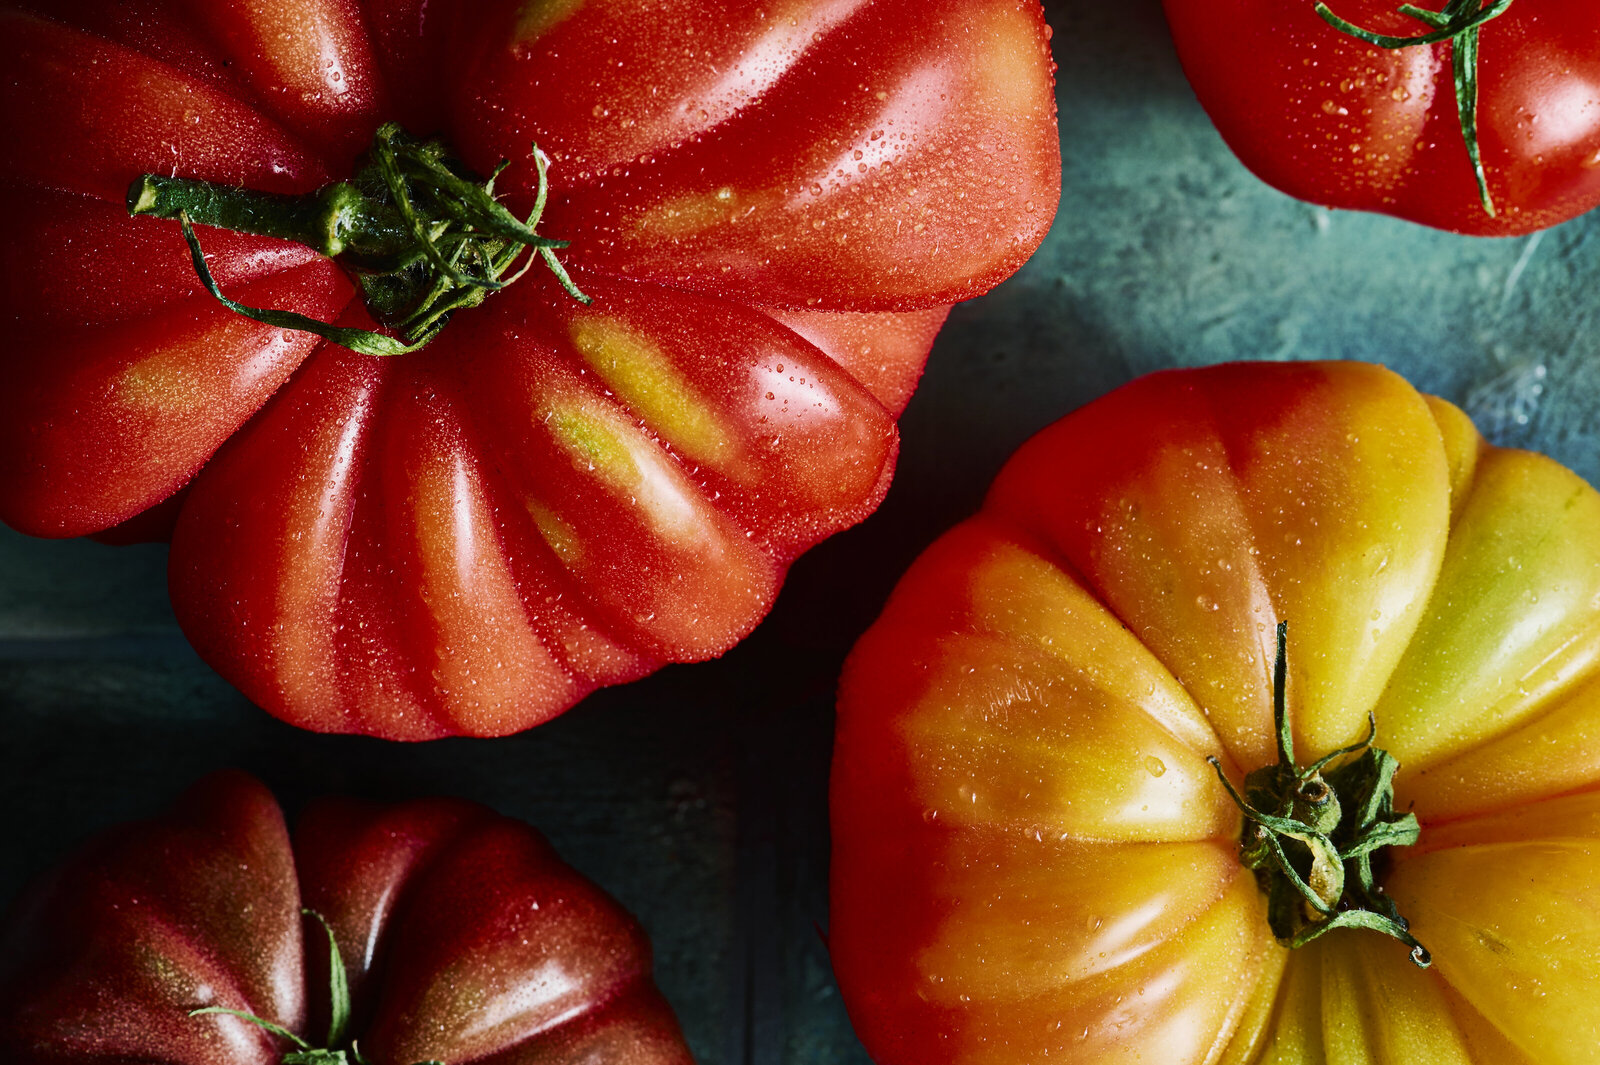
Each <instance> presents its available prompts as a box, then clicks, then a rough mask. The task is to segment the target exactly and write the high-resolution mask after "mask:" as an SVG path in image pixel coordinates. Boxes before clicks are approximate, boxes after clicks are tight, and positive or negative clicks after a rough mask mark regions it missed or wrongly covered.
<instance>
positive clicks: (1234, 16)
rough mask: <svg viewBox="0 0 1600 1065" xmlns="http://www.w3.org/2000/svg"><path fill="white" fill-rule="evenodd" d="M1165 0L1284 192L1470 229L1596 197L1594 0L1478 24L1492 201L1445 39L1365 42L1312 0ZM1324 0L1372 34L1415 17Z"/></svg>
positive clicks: (1508, 232)
mask: <svg viewBox="0 0 1600 1065" xmlns="http://www.w3.org/2000/svg"><path fill="white" fill-rule="evenodd" d="M1165 6H1166V11H1167V20H1168V22H1169V23H1170V25H1171V27H1172V35H1173V40H1174V42H1175V43H1176V45H1177V48H1178V57H1179V59H1180V60H1181V61H1182V63H1183V68H1184V72H1185V73H1186V74H1187V75H1188V77H1189V82H1190V84H1191V85H1192V86H1193V87H1194V91H1195V95H1196V96H1198V97H1199V99H1200V103H1201V104H1202V105H1203V106H1204V107H1205V109H1206V112H1207V113H1208V114H1209V115H1210V116H1211V119H1212V121H1213V122H1214V123H1216V126H1217V129H1218V131H1219V132H1220V133H1221V134H1222V138H1223V140H1225V141H1226V142H1227V143H1228V146H1229V147H1230V148H1232V149H1233V151H1234V153H1235V154H1236V155H1237V156H1238V157H1239V159H1240V161H1241V162H1243V163H1244V164H1245V166H1247V167H1248V168H1249V169H1250V170H1251V171H1253V172H1254V173H1255V174H1256V176H1258V177H1260V178H1261V179H1262V180H1263V181H1265V182H1267V183H1268V184H1269V185H1272V186H1273V187H1275V188H1277V189H1280V190H1282V191H1283V192H1286V193H1288V194H1289V195H1291V196H1295V197H1298V198H1300V199H1302V200H1308V201H1310V202H1312V203H1315V204H1320V205H1323V206H1327V207H1342V208H1349V209H1354V210H1363V211H1377V212H1380V213H1383V214H1391V215H1395V216H1398V217H1400V218H1405V219H1408V220H1410V221H1413V222H1420V223H1422V224H1424V225H1429V226H1434V227H1436V228H1439V229H1447V230H1452V231H1454V232H1458V233H1468V234H1473V235H1478V236H1514V235H1517V234H1522V233H1530V232H1533V231H1534V230H1538V229H1544V228H1546V227H1548V226H1553V225H1556V224H1558V223H1560V222H1564V221H1566V220H1568V219H1569V218H1573V217H1575V216H1577V215H1579V214H1582V213H1584V212H1585V211H1588V210H1590V209H1591V208H1593V207H1594V206H1595V205H1596V204H1600V94H1597V92H1596V89H1595V86H1596V85H1600V11H1597V10H1596V8H1595V6H1594V5H1593V4H1589V3H1585V2H1583V0H1517V2H1516V3H1514V4H1513V5H1512V7H1511V8H1510V10H1509V11H1508V12H1507V13H1506V14H1504V15H1502V16H1500V17H1499V18H1497V19H1495V20H1494V21H1492V22H1490V23H1488V24H1486V25H1485V26H1484V27H1483V28H1482V30H1481V31H1480V38H1479V51H1480V56H1479V63H1478V79H1479V80H1478V86H1479V87H1478V92H1479V103H1478V138H1479V144H1480V147H1481V152H1482V158H1483V165H1484V169H1485V172H1486V174H1487V178H1488V186H1489V192H1490V195H1491V198H1492V200H1493V203H1494V206H1495V214H1494V215H1493V216H1490V215H1489V214H1488V213H1487V212H1486V211H1485V210H1484V209H1483V206H1482V203H1481V201H1480V198H1479V194H1478V188H1477V184H1476V181H1475V178H1474V176H1473V171H1472V167H1471V163H1470V160H1469V157H1468V154H1467V148H1466V145H1465V142H1464V140H1463V137H1462V133H1461V125H1460V118H1459V116H1458V112H1457V110H1456V98H1455V87H1454V81H1453V75H1452V73H1451V62H1450V51H1449V46H1448V45H1446V44H1434V45H1427V46H1422V47H1411V48H1402V49H1396V50H1387V49H1383V48H1378V47H1376V46H1373V45H1369V44H1366V43H1365V42H1362V41H1359V40H1356V39H1354V38H1352V37H1350V36H1348V35H1346V34H1344V33H1342V32H1340V31H1338V30H1336V29H1334V28H1333V27H1332V26H1330V25H1328V24H1327V23H1326V22H1324V21H1323V20H1322V18H1321V17H1319V16H1318V15H1317V14H1316V12H1315V10H1314V5H1313V4H1311V3H1304V4H1299V3H1294V4H1279V3H1273V2H1271V0H1245V2H1242V3H1232V4H1223V5H1214V4H1204V3H1198V2H1195V0H1165ZM1329 6H1330V8H1331V9H1332V10H1333V11H1334V12H1335V13H1336V14H1338V15H1339V16H1340V17H1342V18H1345V19H1347V20H1348V21H1350V22H1352V23H1355V24H1356V25H1358V26H1361V27H1364V28H1366V29H1370V30H1373V31H1375V32H1379V33H1385V34H1391V35H1395V36H1410V35H1415V34H1417V33H1419V32H1422V31H1423V30H1424V28H1425V27H1424V26H1423V24H1422V23H1421V22H1418V21H1416V20H1415V19H1410V18H1408V17H1406V16H1403V15H1400V14H1398V13H1397V12H1396V11H1395V10H1394V8H1395V7H1396V6H1397V5H1394V4H1391V3H1387V2H1386V0H1343V2H1333V3H1330V5H1329ZM1424 6H1426V5H1424Z"/></svg>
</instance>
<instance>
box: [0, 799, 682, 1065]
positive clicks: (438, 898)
mask: <svg viewBox="0 0 1600 1065" xmlns="http://www.w3.org/2000/svg"><path fill="white" fill-rule="evenodd" d="M0 942H3V952H0V1051H3V1052H4V1053H3V1056H4V1060H5V1061H7V1062H8V1063H10V1065H71V1063H76V1062H84V1063H87V1062H109V1061H116V1062H124V1061H126V1062H133V1061H137V1062H148V1063H150V1065H272V1063H275V1062H278V1061H280V1060H295V1061H302V1062H304V1063H305V1065H347V1063H349V1062H351V1061H352V1059H353V1060H355V1061H360V1060H364V1061H366V1062H368V1063H370V1065H411V1063H413V1062H424V1061H437V1062H444V1063H445V1065H452V1063H455V1062H467V1061H475V1062H483V1063H484V1065H534V1063H536V1062H537V1063H539V1065H562V1063H569V1062H570V1063H572V1065H578V1063H580V1062H593V1061H606V1062H614V1063H617V1065H688V1063H689V1062H690V1060H691V1059H690V1057H689V1052H688V1049H687V1048H686V1047H685V1046H684V1043H683V1037H682V1035H681V1034H680V1033H679V1031H678V1023H677V1020H676V1019H675V1018H674V1017H673V1015H672V1010H671V1008H670V1007H669V1006H668V1005H667V1003H666V1000H665V999H663V998H662V997H661V992H660V991H658V990H657V989H656V986H655V984H654V982H653V981H652V979H651V975H650V945H649V942H648V941H647V940H646V939H645V936H644V933H643V931H641V930H640V928H639V925H638V923H637V922H635V921H634V920H633V918H632V917H630V916H629V915H628V914H627V913H626V912H624V911H623V909H622V908H621V907H620V906H618V905H617V904H616V902H615V901H613V900H612V899H611V898H609V897H608V896H607V895H606V894H605V893H604V892H602V891H600V889H598V888H596V887H595V886H594V885H593V884H591V883H589V882H588V881H587V880H585V879H583V877H581V876H579V875H578V874H577V873H576V872H574V871H573V870H572V869H571V868H570V867H569V866H567V865H565V864H564V863H563V862H562V861H561V859H560V858H559V857H558V856H557V855H556V854H555V852H554V851H552V850H551V849H550V845H549V844H548V843H546V842H545V840H544V838H543V837H542V836H540V835H539V834H538V833H537V832H535V831H534V830H533V829H531V828H529V827H528V826H527V825H524V824H522V823H521V822H519V821H513V820H511V819H510V818H507V817H501V816H500V815H498V814H496V813H494V812H492V811H490V810H487V809H485V808H483V807H481V806H477V805H475V804H473V803H469V802H463V801H460V800H456V799H423V800H418V801H413V802H406V803H399V804H395V805H387V806H386V805H378V804H372V803H364V802H358V801H355V800H349V799H321V800H317V801H316V802H314V803H312V804H311V805H310V806H309V807H307V808H306V811H305V813H304V814H303V815H302V816H301V818H300V820H299V823H298V824H297V826H296V828H295V832H294V836H293V839H292V840H291V838H290V835H289V832H288V830H287V829H286V827H285V825H284V819H283V814H282V813H281V812H280V811H279V809H278V804H277V803H276V802H275V801H274V800H273V798H272V795H271V794H270V793H269V792H268V791H267V790H266V789H265V788H263V787H262V786H261V784H260V783H258V782H257V781H255V780H254V779H252V778H250V777H248V776H245V775H244V774H242V773H232V772H230V773H219V774H216V775H214V776H212V777H208V778H206V779H205V780H203V781H201V782H200V783H199V784H197V785H195V786H194V787H193V788H191V789H190V790H189V791H188V792H187V793H186V794H185V795H184V796H183V797H182V798H181V799H180V800H179V801H178V802H177V804H176V805H175V806H174V807H173V808H172V809H171V810H170V811H168V812H167V813H166V814H164V815H163V816H161V817H159V818H157V819H155V820H153V821H148V822H142V823H137V824H133V825H123V826H121V827H119V828H117V829H115V830H113V831H111V832H108V833H106V834H105V835H103V836H101V837H99V838H97V839H95V840H92V841H91V842H90V843H88V844H87V845H86V846H85V847H83V848H82V849H81V850H80V851H79V852H78V853H77V854H75V855H73V856H72V857H70V858H69V859H68V860H67V861H66V862H65V863H64V864H62V865H61V866H59V867H57V868H56V869H54V870H52V871H50V872H49V873H46V874H45V875H44V876H42V877H40V878H39V879H38V880H36V881H35V882H34V883H33V884H31V885H29V887H28V888H26V889H25V890H24V892H23V894H22V895H21V897H20V898H19V899H18V900H17V902H16V903H15V904H14V906H13V908H12V911H11V913H10V915H9V917H8V918H7V921H6V927H5V930H4V939H3V941H0ZM330 948H331V949H330ZM335 961H337V962H338V966H337V968H335V967H334V965H333V963H334V962H335ZM195 1011H203V1012H200V1013H198V1014H197V1013H196V1012H195ZM225 1011H233V1013H229V1012H225ZM235 1014H239V1015H248V1018H247V1017H245V1016H239V1015H235ZM249 1018H254V1020H252V1019H249ZM262 1022H265V1023H262ZM268 1025H272V1026H276V1027H277V1028H279V1029H282V1033H275V1032H273V1031H271V1030H269V1028H268ZM325 1035H326V1039H325V1038H324V1036H325ZM352 1047H353V1048H354V1051H355V1052H358V1053H359V1057H357V1056H356V1053H355V1052H352ZM319 1051H320V1052H321V1053H323V1054H325V1055H327V1057H325V1058H318V1057H311V1058H307V1057H300V1058H292V1059H291V1058H290V1057H287V1056H286V1055H293V1054H295V1053H296V1052H298V1053H300V1054H302V1055H304V1054H308V1053H309V1054H316V1053H317V1052H319ZM340 1054H344V1055H346V1056H339V1055H340Z"/></svg>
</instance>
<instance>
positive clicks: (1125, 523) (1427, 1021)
mask: <svg viewBox="0 0 1600 1065" xmlns="http://www.w3.org/2000/svg"><path fill="white" fill-rule="evenodd" d="M1280 626H1283V627H1285V628H1286V629H1287V635H1286V639H1283V640H1280V637H1279V635H1278V634H1279V632H1280ZM1280 647H1284V648H1285V655H1284V661H1285V664H1286V669H1285V668H1283V667H1282V666H1280V665H1279V664H1278V661H1277V654H1278V649H1279V648H1280ZM1275 675H1277V676H1278V677H1281V678H1282V681H1281V682H1280V683H1275ZM1278 697H1283V698H1284V699H1285V700H1286V701H1285V702H1284V705H1283V709H1284V710H1286V712H1287V722H1288V724H1289V725H1290V726H1291V727H1290V728H1289V729H1288V730H1286V734H1284V735H1281V736H1280V734H1279V730H1278V727H1277V725H1278V722H1279V720H1280V719H1282V718H1283V717H1284V714H1283V713H1280V712H1279V709H1278V707H1276V706H1275V701H1276V699H1277V698H1278ZM1373 721H1375V722H1376V736H1375V739H1374V745H1373V746H1372V747H1366V746H1364V743H1365V741H1366V740H1367V739H1368V738H1369V736H1368V734H1369V728H1370V727H1371V724H1370V723H1371V722H1373ZM1344 748H1348V750H1341V749H1344ZM1379 748H1381V751H1380V750H1379ZM1290 752H1298V753H1297V755H1296V754H1293V753H1290ZM1382 752H1387V754H1383V753H1382ZM1285 753H1290V757H1288V758H1287V761H1289V762H1293V763H1295V764H1297V765H1299V766H1301V767H1302V768H1300V769H1299V770H1298V771H1297V772H1286V771H1284V770H1283V769H1282V768H1281V766H1282V765H1283V763H1284V761H1285V760H1286V759H1285V758H1284V757H1283V755H1284V754H1285ZM1328 755H1333V758H1332V759H1331V760H1329V761H1326V762H1324V761H1323V759H1324V757H1325V756H1328ZM1396 760H1398V763H1399V772H1398V776H1393V773H1394V763H1395V761H1396ZM1318 763H1321V765H1320V766H1319V765H1318ZM1391 784H1392V791H1391V789H1390V786H1391ZM1235 789H1237V790H1238V791H1239V792H1241V793H1243V795H1242V796H1241V798H1240V799H1238V800H1236V799H1235V797H1234V796H1233V794H1232V792H1233V791H1234V790H1235ZM831 801H832V821H833V841H834V843H833V846H834V850H833V867H832V918H831V925H832V928H831V935H830V943H831V947H832V951H833V957H834V964H835V967H836V969H837V972H838V975H839V982H840V985H841V987H842V989H843V994H844V999H845V1003H846V1005H847V1006H848V1007H849V1011H850V1015H851V1018H852V1019H853V1021H854V1022H855V1025H856V1030H857V1031H858V1033H859V1034H860V1036H861V1038H862V1040H863V1041H864V1042H865V1043H866V1045H867V1048H868V1050H870V1051H871V1053H872V1055H873V1056H874V1058H876V1059H877V1060H878V1061H879V1062H882V1063H884V1065H934V1063H938V1062H963V1063H978V1062H982V1063H992V1065H1002V1063H1021V1062H1028V1063H1038V1062H1045V1061H1049V1062H1063V1063H1073V1062H1077V1063H1083V1065H1109V1063H1113V1062H1117V1063H1122V1062H1136V1061H1137V1062H1160V1063H1161V1065H1200V1063H1207V1065H1267V1063H1273V1065H1580V1063H1593V1062H1594V1061H1595V1054H1596V1049H1595V1048H1596V1047H1597V1046H1600V494H1597V493H1596V492H1595V491H1594V489H1593V488H1591V487H1589V486H1588V485H1587V484H1585V483H1584V482H1583V481H1582V480H1581V479H1580V478H1578V477H1577V476H1576V475H1574V474H1573V473H1571V472H1570V471H1568V470H1567V469H1565V468H1563V467H1562V466H1560V465H1558V464H1557V463H1555V462H1554V461H1552V460H1550V459H1548V458H1545V457H1543V456H1540V455H1536V454H1532V453H1529V452H1526V451H1515V450H1509V449H1503V448H1497V447H1491V446H1489V445H1487V444H1486V443H1485V442H1484V441H1483V440H1482V439H1481V438H1480V437H1479V435H1478V434H1477V432H1476V430H1475V429H1474V428H1473V426H1472V424H1471V423H1470V422H1469V421H1468V419H1467V418H1466V416H1465V415H1463V414H1462V413H1461V412H1460V411H1459V410H1458V409H1456V408H1455V407H1453V406H1451V405H1450V404H1449V403H1446V402H1444V401H1441V400H1439V399H1435V398H1432V397H1427V396H1423V395H1420V394H1418V393H1417V392H1415V391H1414V390H1412V388H1411V387H1410V386H1408V385H1407V384H1406V383H1405V382H1404V381H1402V380H1401V379H1399V378H1398V377H1396V376H1395V375H1394V374H1392V373H1390V372H1389V371H1387V370H1383V369H1381V368H1378V367H1374V366H1369V365H1364V364H1359V363H1324V364H1315V363H1309V364H1254V365H1251V364H1241V365H1231V366H1221V367H1214V368H1209V369H1200V370H1180V371H1173V372H1168V373H1163V374H1157V375H1154V376H1151V377H1146V378H1143V379H1140V380H1138V381H1135V382H1133V383H1132V384H1130V385H1127V386H1126V387H1124V388H1122V389H1120V390H1118V391H1117V392H1114V393H1112V394H1111V395H1109V396H1107V397H1105V398H1103V399H1101V400H1099V401H1098V402H1095V403H1092V404H1090V405H1089V406H1087V407H1085V408H1083V409H1082V410H1080V411H1078V412H1077V413H1075V414H1073V415H1071V416H1069V417H1067V418H1065V419H1063V420H1062V421H1060V422H1058V423H1056V424H1055V425H1054V426H1051V427H1050V428H1048V429H1046V430H1044V431H1043V432H1042V433H1040V434H1039V435H1038V436H1036V437H1035V438H1034V439H1033V440H1031V441H1030V442H1029V443H1027V444H1026V445H1024V447H1023V448H1022V449H1021V450H1020V451H1019V452H1018V453H1017V454H1016V455H1015V456H1014V457H1013V458H1012V459H1011V460H1010V462H1009V463H1008V464H1007V465H1006V467H1005V468H1004V470H1003V471H1002V472H1001V473H1000V475H999V478H998V480H997V481H996V482H995V485H994V487H993V489H992V491H991V492H990V494H989V496H988V498H987V500H986V501H985V503H984V506H983V508H982V510H981V511H980V513H979V514H978V515H977V516H975V517H973V518H971V519H969V520H968V521H966V522H965V523H964V524H962V525H960V526H958V527H957V528H955V529H954V530H952V531H951V532H950V533H948V534H947V535H945V536H944V537H943V538H942V539H940V540H939V541H938V542H936V543H935V544H934V545H933V546H932V547H931V548H930V549H929V550H928V551H927V552H926V553H925V554H924V555H923V556H922V557H921V559H919V560H918V561H917V562H916V564H915V565H914V566H913V567H912V569H911V570H910V572H908V573H907V574H906V576H905V578H904V579H903V580H902V581H901V583H900V585H899V587H898V588H897V589H896V591H895V592H894V594H893V596H892V597H891V599H890V600H889V604H888V606H887V608H886V609H885V611H884V614H883V616H882V617H881V618H880V619H879V620H878V622H877V623H876V624H875V625H874V626H873V628H872V629H870V630H869V631H868V633H867V634H866V635H865V636H864V637H863V638H862V640H861V642H860V644H859V645H858V646H857V647H856V649H855V651H854V652H853V653H852V656H851V658H850V660H849V662H848V664H847V666H846V669H845V673H844V678H843V680H842V682H841V685H840V702H839V719H838V734H837V741H836V748H835V756H834V766H833V780H832V796H831ZM1240 802H1248V803H1249V804H1250V806H1251V809H1252V811H1253V813H1252V814H1251V815H1250V816H1248V817H1245V816H1244V815H1242V814H1241V807H1240V805H1239V803H1240ZM1330 845H1331V846H1330ZM1334 851H1337V858H1335V857H1334ZM1279 859H1281V860H1282V863H1281V864H1279ZM1247 865H1248V868H1247ZM1290 871H1292V873H1293V876H1292V877H1291V876H1290V875H1289V872H1290ZM1407 922H1408V923H1409V924H1407ZM1363 924H1365V925H1366V926H1367V927H1359V926H1360V925H1363ZM1380 926H1381V927H1380ZM1383 931H1386V932H1388V933H1389V935H1387V936H1386V935H1382V934H1379V933H1380V932H1383ZM1323 932H1326V933H1327V934H1321V933H1323ZM1391 936H1392V937H1393V938H1390V937H1391ZM1402 939H1403V940H1405V942H1404V943H1402V942H1398V941H1397V940H1402ZM1291 943H1292V944H1295V945H1293V946H1292V947H1291V946H1289V945H1287V944H1291ZM1430 955H1431V957H1430ZM1430 961H1431V964H1429V963H1430Z"/></svg>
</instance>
